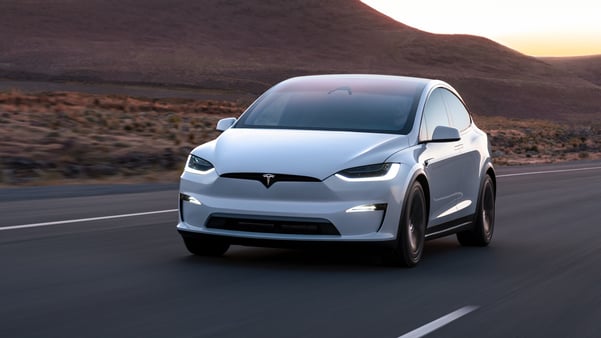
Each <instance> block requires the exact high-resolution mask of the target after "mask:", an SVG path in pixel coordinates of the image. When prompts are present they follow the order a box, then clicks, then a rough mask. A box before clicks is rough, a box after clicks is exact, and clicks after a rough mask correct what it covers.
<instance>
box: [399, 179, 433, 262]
mask: <svg viewBox="0 0 601 338" xmlns="http://www.w3.org/2000/svg"><path fill="white" fill-rule="evenodd" d="M427 223H428V212H427V207H426V198H425V194H424V189H423V188H422V185H421V184H420V183H419V182H417V181H416V182H413V184H412V185H411V189H409V192H408V193H407V196H406V199H405V205H404V206H403V211H402V212H401V219H400V222H399V229H398V233H397V243H396V248H394V250H393V252H392V253H391V254H390V257H389V258H390V261H391V262H392V263H393V264H395V265H402V266H405V267H413V266H415V265H416V264H417V263H418V262H419V261H420V259H421V257H422V253H423V251H424V240H425V232H426V225H427Z"/></svg>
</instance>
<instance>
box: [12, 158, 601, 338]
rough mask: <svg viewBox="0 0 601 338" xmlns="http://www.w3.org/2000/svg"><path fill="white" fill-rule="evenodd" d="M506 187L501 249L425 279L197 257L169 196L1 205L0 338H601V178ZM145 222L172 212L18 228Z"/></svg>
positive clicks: (447, 246)
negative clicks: (434, 325)
mask: <svg viewBox="0 0 601 338" xmlns="http://www.w3.org/2000/svg"><path fill="white" fill-rule="evenodd" d="M593 167H596V169H587V170H576V171H571V170H573V169H583V168H593ZM558 170H559V171H558ZM563 170H569V171H563ZM541 171H542V172H544V173H536V172H541ZM548 171H555V172H548ZM532 172H535V174H528V175H522V174H523V173H532ZM498 174H499V175H500V177H499V178H498V186H499V189H498V198H497V219H496V230H495V235H494V239H493V243H492V245H491V246H490V247H488V248H463V247H461V246H459V245H458V243H457V241H456V240H455V238H454V237H449V238H443V239H439V240H435V241H431V242H428V243H427V245H426V251H425V256H424V259H423V261H422V262H421V263H420V265H419V266H418V267H416V268H414V269H399V268H392V267H388V266H385V265H383V264H380V262H379V260H378V259H377V258H376V257H369V256H362V255H359V254H356V253H351V252H345V253H336V252H306V251H292V250H279V249H262V248H245V247H232V249H230V251H228V253H227V254H226V256H225V257H222V258H199V257H194V256H191V255H189V254H188V253H187V251H186V250H185V248H184V246H183V243H182V242H181V240H180V238H179V235H178V234H177V232H176V230H175V224H176V218H177V214H176V212H174V211H173V209H175V208H176V206H177V204H176V199H177V191H176V186H173V185H171V186H170V185H166V186H156V187H144V188H140V187H131V188H130V187H126V188H123V187H114V188H106V187H105V188H102V187H80V188H77V189H74V188H60V187H51V188H29V190H27V189H24V190H23V189H11V190H0V337H236V338H239V337H382V338H387V337H388V338H393V337H399V336H401V335H403V334H406V333H408V332H410V331H412V330H414V329H417V328H419V327H421V326H422V325H425V324H427V323H430V322H432V321H435V320H436V319H438V318H441V317H443V316H445V315H447V314H449V313H452V312H454V311H455V310H457V309H462V308H464V307H466V306H473V308H470V309H472V310H473V311H472V312H469V313H466V314H465V315H463V316H461V317H458V318H455V320H453V321H451V322H450V323H449V324H448V325H446V326H443V327H441V328H439V329H437V330H435V331H434V332H432V333H431V334H430V335H428V337H599V336H601V215H600V213H599V212H600V211H601V162H581V163H575V164H569V165H563V166H543V167H516V168H499V169H498ZM516 174H517V175H516ZM130 189H131V190H130ZM146 211H164V212H162V213H157V214H150V215H137V216H135V215H134V216H132V215H130V216H128V217H118V218H111V219H100V220H95V221H94V220H88V221H75V222H73V223H66V224H50V225H46V226H37V227H31V228H8V227H10V226H15V225H27V224H32V223H47V222H53V221H61V220H74V219H81V218H92V217H99V216H109V215H122V214H132V213H139V212H146ZM3 228H4V230H2V229H3ZM443 318H444V317H443Z"/></svg>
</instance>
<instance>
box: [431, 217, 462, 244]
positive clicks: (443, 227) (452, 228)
mask: <svg viewBox="0 0 601 338" xmlns="http://www.w3.org/2000/svg"><path fill="white" fill-rule="evenodd" d="M473 221H474V215H473V214H472V215H468V216H465V217H462V218H459V219H456V220H454V221H450V222H447V223H443V224H440V225H437V226H434V227H431V228H427V229H426V240H430V239H436V238H440V237H444V236H448V235H452V234H455V233H458V232H460V231H463V230H468V229H471V228H472V226H473V223H474V222H473Z"/></svg>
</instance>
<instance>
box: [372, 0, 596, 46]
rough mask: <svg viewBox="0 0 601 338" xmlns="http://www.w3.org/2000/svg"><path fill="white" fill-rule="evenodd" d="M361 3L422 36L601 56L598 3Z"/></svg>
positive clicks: (587, 0) (471, 0)
mask: <svg viewBox="0 0 601 338" xmlns="http://www.w3.org/2000/svg"><path fill="white" fill-rule="evenodd" d="M362 1H363V2H364V3H365V4H368V5H369V6H371V7H373V8H375V9H377V10H379V11H381V12H382V13H384V14H386V15H388V16H390V17H392V18H394V19H395V20H398V21H400V22H402V23H404V24H406V25H409V26H412V27H415V28H418V29H420V30H424V31H427V32H431V33H439V34H472V35H480V36H484V37H487V38H489V39H492V40H495V41H497V42H499V43H501V44H503V45H506V46H508V47H510V48H513V49H515V50H518V51H520V52H522V53H524V54H528V55H533V56H573V55H592V54H601V20H599V13H601V2H594V1H590V0H572V1H569V2H568V1H548V2H544V4H545V5H544V6H541V4H542V3H541V2H538V1H530V2H529V1H527V0H521V1H519V0H504V1H498V0H493V1H481V0H480V1H478V0H456V1H439V2H424V1H401V0H362Z"/></svg>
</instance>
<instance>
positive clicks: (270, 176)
mask: <svg viewBox="0 0 601 338" xmlns="http://www.w3.org/2000/svg"><path fill="white" fill-rule="evenodd" d="M263 178H264V179H265V182H263V184H265V187H267V188H269V186H271V184H272V183H273V179H274V178H275V175H274V174H263Z"/></svg>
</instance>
